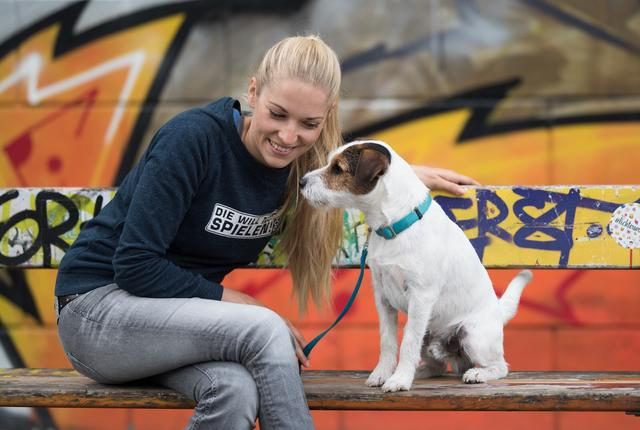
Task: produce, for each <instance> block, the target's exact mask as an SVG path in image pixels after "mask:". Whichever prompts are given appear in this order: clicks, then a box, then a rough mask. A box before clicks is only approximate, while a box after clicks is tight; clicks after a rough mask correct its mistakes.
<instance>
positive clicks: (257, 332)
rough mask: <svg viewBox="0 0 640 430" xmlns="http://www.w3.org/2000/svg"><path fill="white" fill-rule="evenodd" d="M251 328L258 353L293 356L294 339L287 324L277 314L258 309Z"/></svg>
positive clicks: (265, 309) (268, 310)
mask: <svg viewBox="0 0 640 430" xmlns="http://www.w3.org/2000/svg"><path fill="white" fill-rule="evenodd" d="M252 326H253V327H252V328H251V337H252V338H253V339H252V342H251V343H252V344H253V345H254V349H255V351H256V352H264V353H273V352H283V353H285V354H289V355H291V354H293V352H294V348H293V338H292V335H291V331H290V330H289V327H288V326H287V324H286V322H285V321H284V320H283V319H282V317H281V316H280V315H278V314H277V313H276V312H274V311H272V310H270V309H267V308H261V307H259V308H257V309H256V313H255V315H254V316H253V321H252Z"/></svg>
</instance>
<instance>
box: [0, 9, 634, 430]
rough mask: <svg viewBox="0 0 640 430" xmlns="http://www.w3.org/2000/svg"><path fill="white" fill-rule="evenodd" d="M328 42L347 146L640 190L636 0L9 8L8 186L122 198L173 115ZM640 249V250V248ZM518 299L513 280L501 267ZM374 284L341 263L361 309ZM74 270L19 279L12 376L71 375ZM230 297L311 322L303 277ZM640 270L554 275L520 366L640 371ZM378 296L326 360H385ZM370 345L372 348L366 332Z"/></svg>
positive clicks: (4, 330)
mask: <svg viewBox="0 0 640 430" xmlns="http://www.w3.org/2000/svg"><path fill="white" fill-rule="evenodd" d="M310 32H311V33H318V34H320V35H321V36H322V37H323V38H324V39H325V40H326V41H327V42H328V43H329V44H330V45H332V46H333V47H334V48H335V50H336V52H337V53H338V54H339V55H340V57H341V59H342V66H343V77H344V79H343V82H344V85H343V97H342V102H341V120H342V124H343V127H344V130H345V134H346V135H347V136H362V135H367V136H371V137H378V138H383V139H385V140H387V141H388V142H389V143H391V144H392V145H394V147H396V149H397V150H398V152H400V153H401V154H402V155H403V156H405V157H406V158H407V159H409V160H410V161H412V162H415V163H424V164H432V165H439V166H443V167H448V168H452V169H456V170H458V171H461V172H464V173H466V174H468V175H470V176H473V177H475V178H476V179H478V180H479V181H480V182H482V183H484V184H495V185H507V184H539V185H545V184H549V185H551V184H575V183H581V184H596V183H597V184H620V183H635V184H638V183H639V182H640V174H639V173H638V172H639V169H638V165H639V162H640V147H639V144H640V37H639V36H640V6H639V5H638V3H637V2H636V1H632V0H616V1H611V2H606V1H601V0H521V1H516V0H491V1H490V0H484V1H483V0H465V1H462V0H461V1H454V0H432V1H429V0H406V1H401V0H351V1H338V0H323V1H320V0H317V1H313V0H309V1H298V2H294V1H289V0H280V1H278V0H273V1H270V2H259V1H250V0H245V1H202V2H168V1H154V0H145V1H134V0H129V1H126V0H113V1H106V0H94V1H90V2H88V3H70V2H65V1H54V0H50V1H47V0H39V1H29V0H22V1H18V0H0V187H5V188H8V187H16V186H56V187H61V186H108V185H115V184H117V183H118V181H119V179H120V178H121V177H122V176H123V175H124V174H126V172H127V171H128V170H129V169H130V167H131V166H132V164H133V163H134V162H135V160H136V159H137V157H138V156H139V154H140V153H141V152H142V151H143V150H144V148H145V147H146V145H147V144H148V142H149V139H150V136H151V135H152V134H153V133H154V131H155V130H156V129H157V128H158V127H159V126H160V125H161V124H162V123H163V122H164V121H166V120H167V119H168V118H170V117H171V116H172V115H174V114H176V113H177V112H179V111H181V110H183V109H186V108H188V107H191V106H194V105H198V104H203V103H206V102H208V101H210V100H212V99H215V98H217V97H220V96H223V95H231V96H234V97H237V98H241V97H242V94H243V92H244V90H245V86H246V83H247V80H248V78H249V76H250V75H251V73H252V70H253V68H254V67H255V65H256V63H257V61H258V60H259V58H260V56H261V55H262V53H263V52H264V50H265V49H266V48H268V47H269V46H271V45H272V44H273V43H274V42H275V41H277V40H278V39H280V38H282V37H284V36H287V35H292V34H297V33H310ZM637 258H640V255H638V256H637ZM491 275H492V278H493V279H494V282H495V285H496V289H497V290H498V291H502V289H503V288H504V286H505V285H506V283H507V281H508V279H509V278H510V277H511V276H512V275H513V273H512V272H504V271H500V272H497V271H494V272H492V273H491ZM356 276H357V273H354V272H352V271H338V273H337V274H336V281H335V289H334V302H336V303H341V302H342V301H343V300H344V297H345V295H346V294H348V293H349V292H350V290H351V288H352V287H353V284H354V282H355V278H356ZM54 277H55V274H54V273H49V272H47V271H37V272H27V273H26V274H24V273H22V272H8V271H2V272H0V366H23V365H27V366H32V367H55V366H60V367H68V366H69V364H68V362H67V361H66V358H65V357H64V354H63V352H62V350H61V348H60V346H59V344H58V341H57V336H56V334H55V322H54V316H53V313H52V310H51V309H52V307H51V303H52V285H53V279H54ZM226 284H227V285H228V286H231V287H234V288H238V289H241V290H244V291H247V292H252V293H254V294H256V296H257V297H258V298H259V299H260V300H262V301H264V302H266V303H267V304H268V305H270V306H272V307H273V308H274V309H276V310H277V311H279V312H281V313H282V314H284V315H286V316H287V317H289V318H291V319H295V320H297V324H298V325H299V326H300V327H301V328H302V330H303V332H304V333H305V335H306V336H307V337H308V338H310V337H312V336H313V335H314V334H315V333H317V332H318V330H319V329H322V328H324V327H326V325H327V324H328V323H329V322H330V321H331V320H332V319H333V317H334V315H335V312H333V311H324V312H315V311H314V312H311V314H309V315H308V316H306V317H304V318H298V317H297V315H296V314H295V311H294V307H293V305H291V303H290V301H289V279H288V275H287V274H286V272H282V271H260V272H255V271H240V272H237V273H233V274H232V275H231V276H230V277H229V279H228V280H227V281H226ZM638 285H640V274H639V273H638V272H637V271H635V272H632V271H613V272H609V271H608V272H604V273H603V272H592V271H580V272H578V271H538V273H536V283H535V284H534V285H533V287H534V288H528V289H527V290H526V291H525V295H524V299H523V303H522V307H521V310H520V312H519V314H518V316H517V317H516V319H515V320H513V321H512V322H511V323H510V325H509V327H508V329H507V331H506V339H505V347H506V354H507V360H508V361H509V362H510V364H511V367H512V369H513V370H552V369H558V370H638V368H637V363H638V361H637V355H638V351H640V317H639V316H638V313H637V309H638V306H639V305H640V290H639V289H638V288H637V287H638ZM376 321H377V319H376V315H375V311H374V306H373V301H372V298H371V293H370V291H367V290H365V291H364V294H362V296H361V297H360V298H359V299H358V302H357V304H356V307H355V308H354V309H353V311H352V312H351V313H350V315H349V316H348V317H347V318H346V319H345V320H344V322H343V323H342V324H341V327H340V329H339V330H337V331H334V333H335V334H332V335H331V337H330V339H329V340H327V341H324V342H327V344H326V346H325V347H323V348H321V349H320V350H318V351H317V352H314V354H316V355H315V356H314V360H313V366H314V368H344V369H362V368H369V369H370V368H372V367H373V365H374V364H375V360H376V350H377V322H376ZM356 340H357V341H356ZM187 417H188V413H185V412H158V411H119V410H114V411H91V410H54V409H51V410H20V409H16V410H13V409H11V410H9V409H5V410H2V411H0V428H11V429H32V428H60V429H71V428H74V429H116V428H123V429H124V428H136V429H146V428H148V429H154V430H155V429H163V428H166V429H169V428H178V427H180V426H183V425H184V424H185V423H186V420H187ZM315 417H316V423H317V426H318V428H321V429H359V428H363V429H365V428H366V429H386V428H442V427H444V428H467V427H472V426H473V427H474V428H491V429H496V428H505V429H507V428H513V427H515V426H516V425H517V426H518V427H519V428H521V429H523V428H532V429H534V428H535V429H563V430H564V429H571V428H589V429H600V428H602V429H605V428H606V429H610V428H616V429H623V428H634V426H636V427H637V425H638V422H637V418H633V417H626V416H624V415H619V414H615V415H612V414H596V413H594V414H591V413H585V414H572V413H564V414H552V413H535V414H524V413H481V414H476V413H430V414H421V413H369V412H367V413H365V412H348V413H347V412H318V413H315Z"/></svg>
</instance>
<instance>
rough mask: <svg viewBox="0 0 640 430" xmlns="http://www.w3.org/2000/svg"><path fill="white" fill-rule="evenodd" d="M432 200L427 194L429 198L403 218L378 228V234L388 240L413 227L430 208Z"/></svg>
mask: <svg viewBox="0 0 640 430" xmlns="http://www.w3.org/2000/svg"><path fill="white" fill-rule="evenodd" d="M431 200H432V199H431V196H430V195H429V194H427V198H426V199H425V201H424V202H422V203H420V204H419V205H418V206H417V207H415V208H414V209H413V210H412V211H411V212H409V213H408V214H407V215H406V216H404V217H403V218H402V219H401V220H399V221H396V222H394V223H393V224H391V225H388V226H385V227H380V228H379V229H377V230H376V234H377V235H378V236H382V237H384V238H385V239H387V240H388V239H394V238H395V237H396V236H397V235H399V234H400V233H402V232H403V231H405V230H406V229H408V228H409V227H411V225H413V223H414V222H416V221H418V220H421V219H422V217H423V216H424V214H425V213H426V212H427V211H428V210H429V206H431Z"/></svg>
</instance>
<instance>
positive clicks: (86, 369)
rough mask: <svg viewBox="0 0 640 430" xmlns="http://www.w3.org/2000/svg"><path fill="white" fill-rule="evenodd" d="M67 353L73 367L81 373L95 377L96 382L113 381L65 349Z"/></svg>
mask: <svg viewBox="0 0 640 430" xmlns="http://www.w3.org/2000/svg"><path fill="white" fill-rule="evenodd" d="M65 353H66V354H67V358H68V359H69V361H70V362H71V365H72V366H73V368H74V369H76V370H77V371H78V372H79V373H81V374H83V375H84V376H86V377H88V378H91V379H93V380H94V381H96V382H100V383H102V384H109V383H111V382H110V381H109V379H108V378H105V377H104V376H102V375H101V374H100V373H98V372H97V371H96V370H95V369H93V368H92V367H90V366H87V365H86V364H84V363H82V362H81V361H80V360H78V359H77V358H76V357H75V356H74V355H73V354H71V353H70V352H68V351H65Z"/></svg>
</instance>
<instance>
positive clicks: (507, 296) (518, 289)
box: [500, 270, 533, 324]
mask: <svg viewBox="0 0 640 430" xmlns="http://www.w3.org/2000/svg"><path fill="white" fill-rule="evenodd" d="M532 278H533V274H532V273H531V271H530V270H523V271H521V272H520V273H518V274H517V275H516V277H515V278H513V279H512V280H511V282H509V286H508V287H507V289H506V290H505V292H504V294H503V295H502V297H500V311H502V324H506V323H507V322H508V321H509V320H510V319H511V318H513V317H514V316H515V314H516V310H517V309H518V303H519V302H520V295H522V290H523V289H524V287H526V286H527V284H528V283H529V282H531V279H532Z"/></svg>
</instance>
